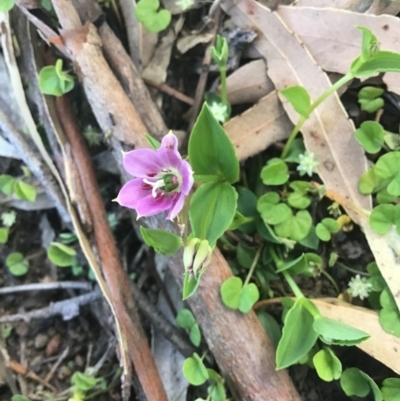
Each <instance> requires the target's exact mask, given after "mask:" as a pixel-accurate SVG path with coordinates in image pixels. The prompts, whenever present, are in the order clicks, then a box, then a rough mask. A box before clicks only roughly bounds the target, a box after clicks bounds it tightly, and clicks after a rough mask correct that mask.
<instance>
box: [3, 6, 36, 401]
mask: <svg viewBox="0 0 400 401" xmlns="http://www.w3.org/2000/svg"><path fill="white" fill-rule="evenodd" d="M0 7H1V6H0ZM11 401H31V400H30V398H26V397H24V396H23V395H20V394H15V395H13V396H12V397H11Z"/></svg>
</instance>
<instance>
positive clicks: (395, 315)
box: [379, 288, 400, 337]
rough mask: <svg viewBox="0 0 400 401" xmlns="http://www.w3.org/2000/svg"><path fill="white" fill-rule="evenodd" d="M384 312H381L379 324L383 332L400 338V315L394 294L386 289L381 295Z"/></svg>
mask: <svg viewBox="0 0 400 401" xmlns="http://www.w3.org/2000/svg"><path fill="white" fill-rule="evenodd" d="M379 300H380V303H381V306H382V310H380V311H379V323H380V324H381V326H382V328H383V330H385V331H386V332H387V333H389V334H392V335H394V336H396V337H400V313H399V310H398V308H397V305H396V302H395V300H394V298H393V295H392V293H391V292H390V290H389V289H388V288H385V289H384V290H383V291H382V293H381V295H380V299H379Z"/></svg>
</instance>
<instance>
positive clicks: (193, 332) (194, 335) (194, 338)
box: [189, 323, 201, 347]
mask: <svg viewBox="0 0 400 401" xmlns="http://www.w3.org/2000/svg"><path fill="white" fill-rule="evenodd" d="M189 338H190V341H191V342H192V344H193V345H194V346H196V347H198V346H199V345H200V342H201V332H200V328H199V325H198V324H197V323H196V324H194V325H193V326H192V327H191V328H190V332H189Z"/></svg>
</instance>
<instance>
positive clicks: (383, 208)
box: [369, 204, 400, 235]
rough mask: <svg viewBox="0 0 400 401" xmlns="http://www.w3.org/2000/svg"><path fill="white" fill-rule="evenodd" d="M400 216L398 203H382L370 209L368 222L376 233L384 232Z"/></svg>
mask: <svg viewBox="0 0 400 401" xmlns="http://www.w3.org/2000/svg"><path fill="white" fill-rule="evenodd" d="M399 218H400V205H396V206H395V205H390V204H383V205H378V206H376V207H374V208H373V209H372V212H371V214H370V216H369V224H370V225H371V228H372V229H373V230H374V231H375V232H376V233H377V234H381V235H383V234H386V233H387V232H388V231H389V230H390V229H391V227H392V225H393V224H396V222H397V221H398V220H399Z"/></svg>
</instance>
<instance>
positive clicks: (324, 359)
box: [313, 348, 342, 382]
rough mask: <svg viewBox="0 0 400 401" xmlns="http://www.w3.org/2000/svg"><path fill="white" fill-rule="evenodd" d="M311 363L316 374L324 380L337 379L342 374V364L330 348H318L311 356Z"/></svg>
mask: <svg viewBox="0 0 400 401" xmlns="http://www.w3.org/2000/svg"><path fill="white" fill-rule="evenodd" d="M313 363H314V366H315V370H316V371H317V374H318V376H319V377H320V378H321V379H322V380H324V381H326V382H331V381H333V380H338V379H339V378H340V375H341V374H342V364H341V362H340V360H339V359H338V357H337V356H336V355H335V353H334V352H333V351H332V350H331V349H330V348H323V349H321V350H319V351H318V352H317V353H316V354H315V355H314V357H313Z"/></svg>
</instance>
